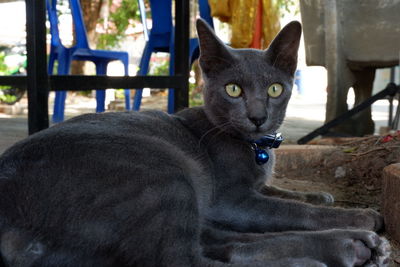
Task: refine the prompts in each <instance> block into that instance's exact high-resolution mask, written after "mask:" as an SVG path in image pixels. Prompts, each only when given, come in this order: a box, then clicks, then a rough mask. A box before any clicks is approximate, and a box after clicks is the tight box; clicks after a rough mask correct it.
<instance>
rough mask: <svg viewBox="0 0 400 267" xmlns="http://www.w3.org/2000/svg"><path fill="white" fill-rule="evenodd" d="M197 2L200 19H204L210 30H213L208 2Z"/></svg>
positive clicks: (205, 0)
mask: <svg viewBox="0 0 400 267" xmlns="http://www.w3.org/2000/svg"><path fill="white" fill-rule="evenodd" d="M198 1H199V2H198V3H199V10H200V17H201V18H202V19H204V20H205V21H206V22H207V23H208V24H209V25H210V26H211V28H213V29H214V22H213V19H212V17H211V8H210V5H209V4H208V0H198Z"/></svg>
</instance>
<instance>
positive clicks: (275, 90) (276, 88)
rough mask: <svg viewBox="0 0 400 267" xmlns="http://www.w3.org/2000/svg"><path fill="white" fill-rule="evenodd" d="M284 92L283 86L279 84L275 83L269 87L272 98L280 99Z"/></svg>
mask: <svg viewBox="0 0 400 267" xmlns="http://www.w3.org/2000/svg"><path fill="white" fill-rule="evenodd" d="M282 92H283V86H282V84H279V83H273V84H271V85H270V86H269V87H268V95H269V96H270V97H278V96H280V95H281V94H282Z"/></svg>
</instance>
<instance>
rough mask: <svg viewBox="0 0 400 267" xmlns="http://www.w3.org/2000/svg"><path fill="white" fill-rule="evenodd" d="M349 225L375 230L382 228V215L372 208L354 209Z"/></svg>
mask: <svg viewBox="0 0 400 267" xmlns="http://www.w3.org/2000/svg"><path fill="white" fill-rule="evenodd" d="M350 226H351V227H354V228H357V229H363V230H369V231H375V232H376V231H379V230H382V229H383V226H384V225H383V217H382V215H381V214H379V213H378V212H376V211H375V210H372V209H360V210H356V212H355V214H353V219H352V223H351V225H350Z"/></svg>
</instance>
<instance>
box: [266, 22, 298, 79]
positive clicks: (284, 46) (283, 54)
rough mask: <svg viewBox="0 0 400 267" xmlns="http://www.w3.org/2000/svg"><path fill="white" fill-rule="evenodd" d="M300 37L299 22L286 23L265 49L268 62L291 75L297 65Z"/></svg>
mask: <svg viewBox="0 0 400 267" xmlns="http://www.w3.org/2000/svg"><path fill="white" fill-rule="evenodd" d="M300 38H301V24H300V22H298V21H292V22H290V23H289V24H287V25H286V26H285V27H284V28H283V29H282V30H281V31H280V32H279V33H278V35H277V36H276V37H275V39H274V40H273V41H272V43H271V45H270V46H269V47H268V49H267V50H266V55H267V58H268V61H269V63H270V64H271V65H273V66H274V67H276V68H278V69H281V70H283V71H284V72H286V73H288V74H290V75H291V76H293V75H294V72H295V71H296V67H297V52H298V49H299V44H300Z"/></svg>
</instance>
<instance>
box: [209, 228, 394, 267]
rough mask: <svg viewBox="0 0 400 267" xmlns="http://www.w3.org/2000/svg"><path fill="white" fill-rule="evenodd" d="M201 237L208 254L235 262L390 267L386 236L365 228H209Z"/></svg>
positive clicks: (339, 266)
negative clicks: (258, 230)
mask: <svg viewBox="0 0 400 267" xmlns="http://www.w3.org/2000/svg"><path fill="white" fill-rule="evenodd" d="M202 240H203V246H204V254H205V255H206V256H208V257H210V258H214V259H218V260H221V261H225V262H234V263H239V262H246V261H247V260H258V261H265V262H269V261H271V260H276V259H288V258H292V259H296V260H299V259H303V260H304V261H310V263H312V262H313V261H315V262H320V263H325V264H326V265H327V266H338V267H341V266H343V267H350V266H359V265H363V264H366V265H368V266H387V265H388V262H389V256H390V246H389V243H388V241H387V240H386V239H384V238H380V237H379V236H378V235H376V234H375V233H374V232H370V231H363V230H337V229H336V230H326V231H315V232H282V233H267V234H243V233H237V232H232V231H221V230H215V229H214V230H210V229H207V230H205V231H204V232H203V234H202ZM305 266H309V265H305Z"/></svg>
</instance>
